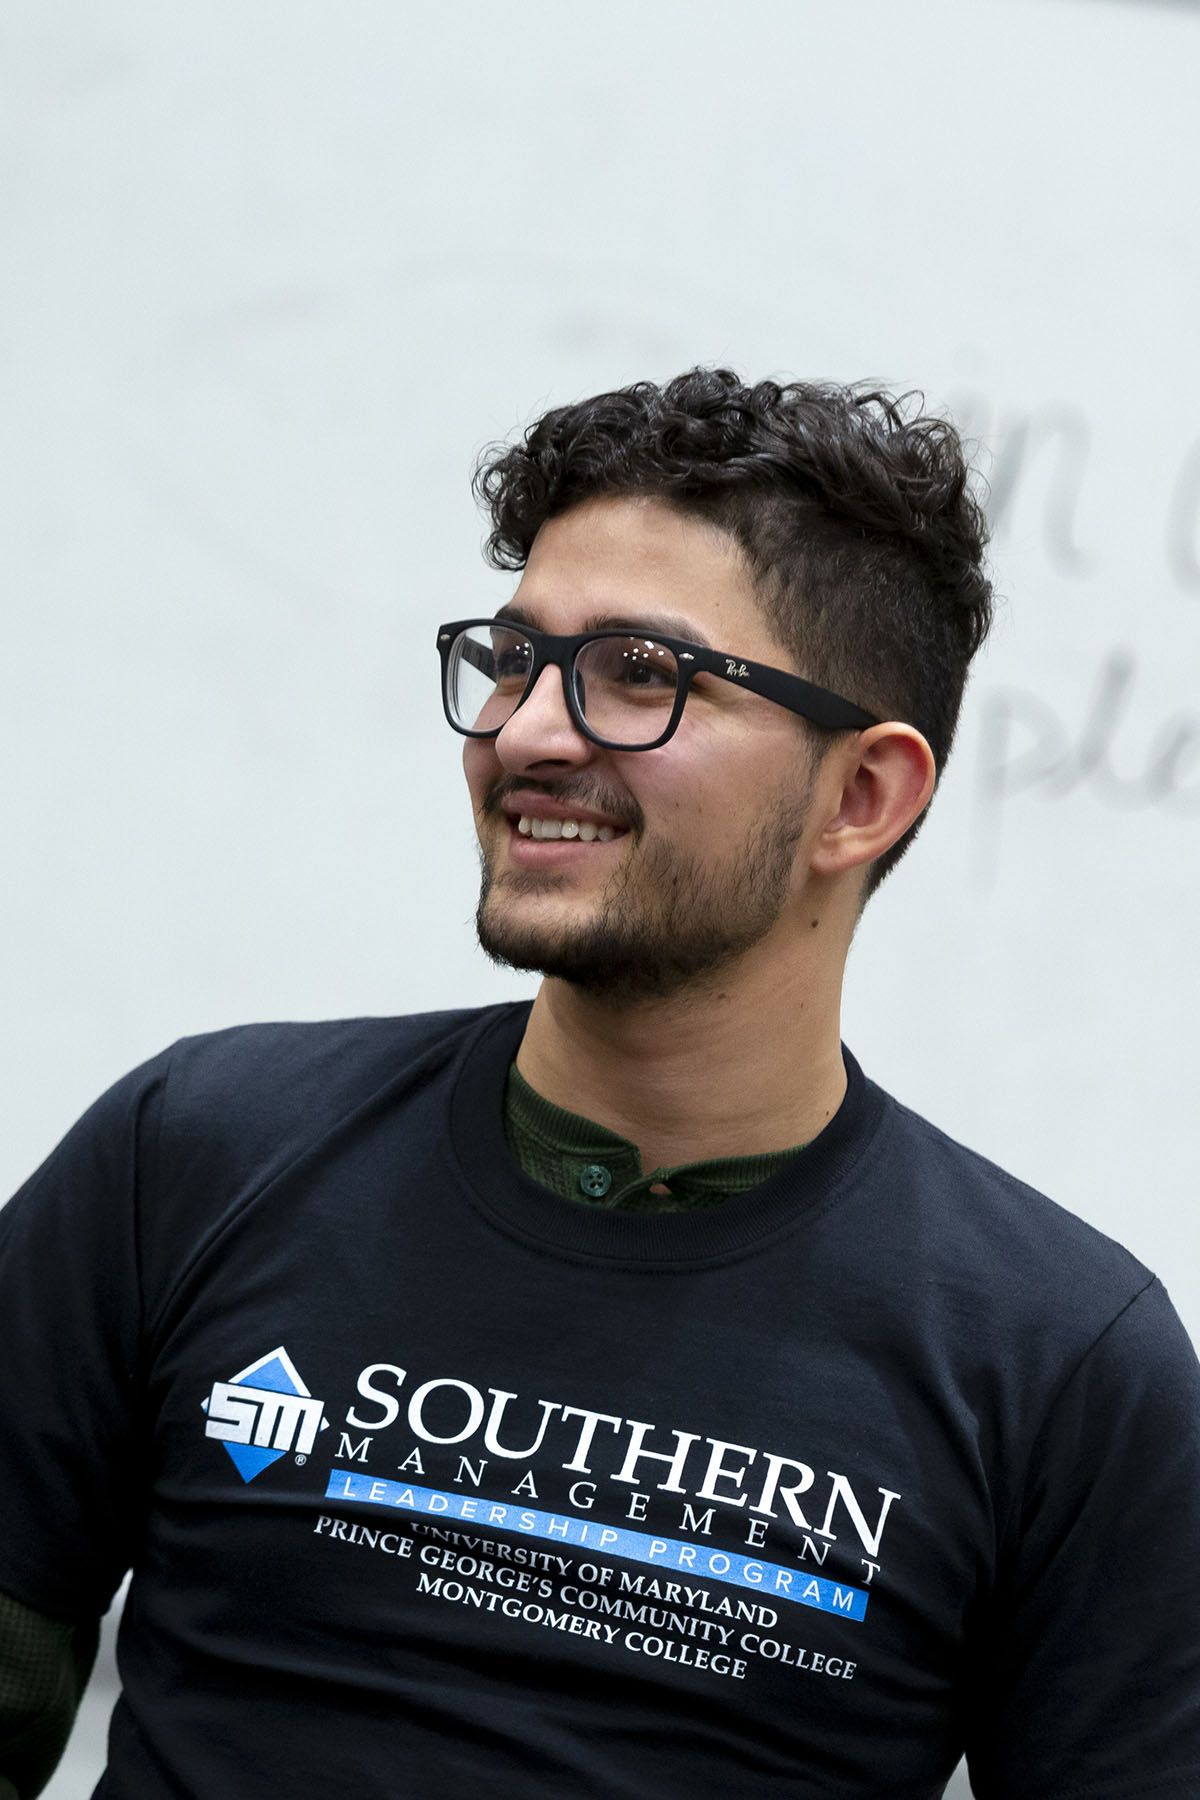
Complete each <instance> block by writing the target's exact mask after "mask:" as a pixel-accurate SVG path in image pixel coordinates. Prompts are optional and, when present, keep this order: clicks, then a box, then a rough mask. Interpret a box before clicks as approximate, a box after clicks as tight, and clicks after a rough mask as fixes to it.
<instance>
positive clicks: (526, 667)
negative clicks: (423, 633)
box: [447, 625, 679, 748]
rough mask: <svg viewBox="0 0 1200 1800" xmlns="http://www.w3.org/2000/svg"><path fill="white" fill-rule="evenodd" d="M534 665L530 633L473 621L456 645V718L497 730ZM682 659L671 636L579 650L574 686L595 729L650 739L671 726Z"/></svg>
mask: <svg viewBox="0 0 1200 1800" xmlns="http://www.w3.org/2000/svg"><path fill="white" fill-rule="evenodd" d="M532 665H533V650H532V646H531V644H530V641H529V639H528V638H527V637H525V636H524V635H523V634H522V633H521V632H520V631H517V630H509V629H506V628H505V627H504V626H500V625H473V626H471V627H470V628H469V629H468V630H466V631H462V632H460V633H459V635H458V637H457V639H456V640H455V642H454V645H453V647H452V649H451V652H450V657H449V663H448V671H447V698H448V700H449V705H450V712H451V716H452V717H453V719H454V722H455V724H457V725H460V726H462V727H463V728H464V729H465V730H467V731H498V730H499V729H500V727H501V726H502V725H504V724H506V723H507V722H508V720H509V719H510V718H511V717H512V715H513V713H514V712H515V711H516V709H517V707H518V706H519V704H520V702H521V699H522V696H523V695H524V693H525V689H526V686H527V684H528V681H529V672H530V669H531V667H532ZM678 684H679V665H678V663H677V662H676V660H675V656H674V653H673V652H672V651H670V650H668V649H667V648H666V646H665V645H664V644H658V643H655V642H654V640H653V639H652V638H643V637H598V638H592V639H591V640H590V642H588V643H586V644H584V645H583V647H582V648H581V649H580V650H579V651H578V652H577V654H576V657H575V664H574V670H573V672H572V691H573V693H574V696H575V700H576V703H577V705H578V707H579V710H580V712H581V714H582V715H583V718H584V720H585V721H586V723H587V726H588V729H589V730H590V731H594V732H595V733H596V735H597V737H602V738H607V739H608V740H609V742H610V743H614V744H627V745H629V746H630V747H631V748H633V747H636V746H637V745H639V744H651V743H653V742H654V740H655V739H656V738H658V737H660V736H661V735H662V733H663V732H664V731H665V730H666V727H667V724H668V721H669V719H670V716H671V709H672V707H673V706H674V704H675V693H676V689H677V687H678Z"/></svg>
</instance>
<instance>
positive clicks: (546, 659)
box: [438, 619, 879, 750]
mask: <svg viewBox="0 0 1200 1800" xmlns="http://www.w3.org/2000/svg"><path fill="white" fill-rule="evenodd" d="M438 650H439V651H440V653H441V658H442V705H443V706H444V707H445V709H446V717H447V719H448V720H449V722H450V724H451V725H453V727H454V729H455V731H461V732H462V734H463V736H464V737H474V738H494V737H498V736H499V734H500V732H501V731H503V729H504V727H505V726H506V725H507V724H508V721H509V720H510V719H511V718H512V716H513V714H514V713H515V712H516V710H517V708H518V707H519V706H520V705H521V704H522V702H523V701H524V700H525V699H527V697H528V696H529V694H530V693H531V692H532V690H533V686H534V683H535V682H536V681H537V679H538V676H539V675H540V674H541V672H542V670H543V669H545V668H547V667H548V666H549V665H550V664H551V663H553V664H554V665H555V666H556V667H557V669H558V671H559V673H560V675H561V676H562V684H563V698H564V699H565V701H566V704H567V711H568V713H569V714H570V716H571V722H572V723H573V725H574V726H575V728H576V730H577V731H579V732H581V733H582V734H583V736H584V737H585V738H589V739H590V740H591V742H592V743H593V744H599V745H601V746H602V748H604V749H606V750H657V749H658V747H659V745H660V744H665V743H666V741H667V739H668V738H669V737H670V736H671V734H672V732H673V731H674V730H675V727H676V726H677V725H678V724H679V721H680V719H681V718H682V716H683V708H684V703H685V701H686V700H687V696H688V688H689V687H690V685H691V682H692V678H693V676H695V675H700V674H704V675H715V676H717V678H718V679H719V680H721V681H730V682H732V683H733V684H734V686H735V687H744V688H749V689H750V691H751V692H752V693H755V694H761V695H762V696H763V698H764V699H767V700H773V701H774V702H775V704H776V705H777V706H786V707H787V709H788V711H789V712H794V713H799V714H800V716H801V717H802V718H805V719H808V720H809V721H810V722H811V723H812V724H814V725H820V726H822V727H823V728H824V729H825V730H827V731H863V730H865V729H866V727H867V726H869V725H877V724H878V723H879V721H878V719H876V718H875V716H874V715H873V714H872V713H869V712H865V711H864V710H863V708H862V707H861V706H855V705H854V703H853V701H850V700H843V699H842V698H841V696H840V695H838V694H834V693H831V692H830V691H829V689H828V688H823V687H816V686H814V684H813V683H812V682H811V681H805V680H803V678H802V677H801V676H799V675H792V674H789V673H788V671H787V670H785V669H773V668H771V667H769V666H768V665H767V664H766V663H755V662H747V661H745V660H744V659H743V658H742V657H739V656H727V655H725V654H724V653H723V652H721V651H717V650H709V649H707V648H706V647H705V646H704V645H703V644H690V643H688V642H687V640H686V639H684V638H674V637H660V636H659V635H658V634H657V633H654V634H653V635H647V636H643V634H642V633H641V632H637V631H630V630H628V629H624V628H623V629H613V630H606V631H586V632H580V633H579V634H578V635H576V636H574V637H558V636H556V635H555V634H554V633H553V632H549V631H537V630H535V629H534V628H533V626H531V625H518V624H514V623H510V622H509V621H507V620H505V619H460V620H459V621H458V622H457V624H451V625H442V626H439V628H438Z"/></svg>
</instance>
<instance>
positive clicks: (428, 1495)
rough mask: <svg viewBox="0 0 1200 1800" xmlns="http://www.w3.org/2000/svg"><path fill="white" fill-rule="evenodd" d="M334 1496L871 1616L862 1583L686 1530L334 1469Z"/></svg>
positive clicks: (329, 1493) (330, 1493)
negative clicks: (742, 1551)
mask: <svg viewBox="0 0 1200 1800" xmlns="http://www.w3.org/2000/svg"><path fill="white" fill-rule="evenodd" d="M325 1498H326V1499H327V1500H362V1501H365V1502H366V1503H367V1505H368V1506H394V1507H399V1508H400V1510H401V1511H403V1512H415V1513H430V1514H432V1515H433V1516H434V1517H435V1518H436V1517H438V1516H441V1517H444V1518H449V1519H459V1520H463V1521H465V1522H467V1523H469V1524H473V1525H484V1526H486V1527H487V1528H488V1529H489V1530H492V1531H519V1532H521V1533H523V1535H524V1536H526V1537H535V1538H544V1539H545V1540H546V1541H547V1542H549V1543H554V1544H569V1545H572V1546H574V1547H575V1548H576V1549H579V1550H590V1551H592V1552H593V1553H594V1554H598V1555H599V1554H603V1555H608V1556H621V1557H624V1558H625V1559H626V1560H627V1561H628V1562H639V1563H649V1564H650V1565H651V1566H652V1567H653V1568H656V1569H663V1570H666V1571H668V1572H674V1573H682V1574H684V1575H688V1576H696V1575H699V1576H706V1577H708V1578H709V1579H711V1580H714V1581H725V1582H729V1583H730V1584H731V1585H732V1586H734V1587H743V1588H750V1589H752V1590H753V1592H754V1593H756V1594H759V1595H764V1596H765V1595H770V1597H771V1598H772V1599H776V1600H791V1601H794V1602H795V1604H796V1605H797V1606H814V1607H816V1609H817V1611H818V1612H827V1613H836V1614H837V1615H838V1617H839V1618H843V1619H863V1618H865V1617H866V1613H867V1595H866V1594H865V1593H864V1591H863V1589H862V1588H856V1587H847V1586H846V1585H845V1584H844V1583H842V1582H838V1581H830V1580H829V1579H828V1578H827V1577H825V1576H820V1575H810V1574H808V1572H807V1571H806V1570H803V1569H787V1568H784V1567H783V1565H782V1564H781V1563H770V1562H762V1561H760V1560H759V1559H758V1558H756V1557H753V1556H741V1555H739V1554H738V1553H737V1552H736V1551H730V1552H726V1551H724V1550H713V1549H711V1548H710V1547H707V1546H705V1545H703V1544H689V1543H687V1542H686V1541H685V1540H683V1539H682V1538H663V1537H651V1536H650V1534H649V1533H648V1532H645V1531H626V1530H625V1529H624V1528H623V1527H622V1526H619V1525H605V1524H603V1523H602V1521H601V1520H599V1519H579V1518H576V1517H574V1516H573V1515H572V1514H571V1513H547V1512H536V1511H535V1510H534V1509H533V1508H532V1507H525V1506H513V1505H512V1504H511V1502H509V1501H506V1500H487V1499H485V1498H484V1496H483V1495H482V1494H447V1493H443V1492H442V1491H441V1490H440V1489H439V1488H424V1487H412V1486H410V1485H408V1484H406V1483H405V1482H402V1481H377V1480H376V1479H375V1478H374V1476H371V1475H358V1474H353V1473H352V1472H351V1471H350V1470H349V1469H334V1470H333V1471H332V1473H331V1474H330V1477H329V1486H328V1487H327V1488H326V1489H325Z"/></svg>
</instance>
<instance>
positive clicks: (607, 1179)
mask: <svg viewBox="0 0 1200 1800" xmlns="http://www.w3.org/2000/svg"><path fill="white" fill-rule="evenodd" d="M579 1185H580V1187H581V1188H582V1189H583V1192H584V1193H585V1194H588V1195H590V1197H591V1198H592V1199H593V1200H603V1198H604V1196H605V1194H607V1192H608V1190H609V1188H610V1187H611V1186H612V1176H611V1175H610V1174H609V1172H608V1170H607V1169H606V1168H605V1167H604V1165H603V1163H588V1165H587V1167H586V1168H585V1169H583V1170H581V1171H580V1176H579Z"/></svg>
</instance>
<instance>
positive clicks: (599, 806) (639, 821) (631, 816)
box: [481, 775, 645, 834]
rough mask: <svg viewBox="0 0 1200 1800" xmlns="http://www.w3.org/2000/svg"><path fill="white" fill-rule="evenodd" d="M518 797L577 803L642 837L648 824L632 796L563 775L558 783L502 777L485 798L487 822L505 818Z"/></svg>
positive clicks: (587, 779) (586, 778)
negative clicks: (507, 803) (507, 806)
mask: <svg viewBox="0 0 1200 1800" xmlns="http://www.w3.org/2000/svg"><path fill="white" fill-rule="evenodd" d="M517 793H521V794H541V795H542V796H543V797H544V798H545V799H547V800H554V801H557V802H558V804H559V805H560V806H569V805H571V804H572V803H574V804H576V805H578V806H580V807H582V808H584V809H585V810H588V811H591V812H598V813H603V814H604V816H605V818H606V819H611V820H612V822H613V824H614V825H620V826H622V827H623V828H624V829H625V830H626V831H629V832H632V833H634V834H637V833H640V832H641V830H642V828H643V826H644V824H645V814H644V813H643V812H642V809H641V807H640V806H639V805H638V803H637V801H636V800H635V799H634V798H633V796H632V794H620V793H618V792H617V790H616V789H615V788H611V787H606V786H605V784H604V783H603V782H602V781H597V780H595V779H594V777H589V776H585V775H564V776H560V778H559V779H558V780H557V781H533V780H531V779H530V777H529V776H528V775H501V776H499V777H498V778H497V779H496V780H495V781H494V782H493V783H492V785H491V786H490V787H489V788H488V789H487V791H486V793H485V794H484V796H483V803H482V808H481V810H482V812H483V816H484V818H485V819H498V818H500V817H502V816H503V813H504V803H505V801H506V800H510V799H511V798H512V796H513V795H514V794H517Z"/></svg>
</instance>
